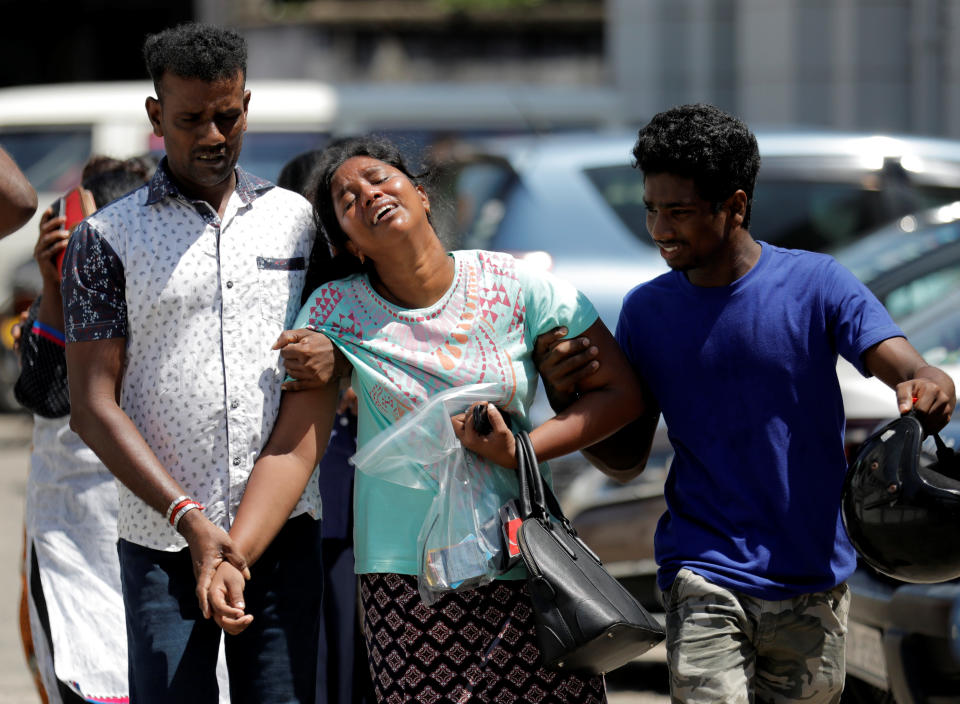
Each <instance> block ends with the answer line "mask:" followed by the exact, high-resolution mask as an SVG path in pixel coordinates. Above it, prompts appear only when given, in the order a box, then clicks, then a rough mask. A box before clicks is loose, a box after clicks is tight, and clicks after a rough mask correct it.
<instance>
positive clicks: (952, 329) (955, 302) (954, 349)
mask: <svg viewBox="0 0 960 704" xmlns="http://www.w3.org/2000/svg"><path fill="white" fill-rule="evenodd" d="M901 327H902V328H903V331H904V333H906V335H907V338H908V339H909V340H910V342H911V343H912V344H913V346H914V347H915V348H916V349H917V351H918V352H920V354H921V355H923V358H924V359H925V360H926V361H927V363H928V364H933V365H942V364H956V363H958V362H960V291H957V290H954V291H953V293H952V294H951V295H950V296H946V297H943V298H941V299H940V300H939V301H938V302H937V303H936V304H934V305H931V306H929V307H927V308H923V309H919V310H917V311H916V312H915V313H914V314H913V315H911V316H909V317H907V318H905V319H904V320H903V321H902V323H901Z"/></svg>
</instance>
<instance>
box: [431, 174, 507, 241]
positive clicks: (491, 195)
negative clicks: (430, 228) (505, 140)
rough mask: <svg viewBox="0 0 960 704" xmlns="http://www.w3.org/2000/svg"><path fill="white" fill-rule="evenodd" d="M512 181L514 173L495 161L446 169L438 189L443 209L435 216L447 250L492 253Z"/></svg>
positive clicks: (437, 227)
mask: <svg viewBox="0 0 960 704" xmlns="http://www.w3.org/2000/svg"><path fill="white" fill-rule="evenodd" d="M515 180H516V175H515V174H514V172H513V169H511V168H510V166H509V165H508V164H507V163H506V162H505V161H502V160H499V159H496V158H493V159H479V160H477V161H472V162H467V163H463V164H451V165H447V167H446V168H445V172H444V173H443V174H442V175H441V176H440V177H439V178H438V181H439V185H438V186H437V188H438V189H439V190H440V200H441V201H442V203H441V206H445V207H441V208H439V209H438V210H437V212H436V214H435V215H434V218H435V222H434V226H435V228H436V229H437V231H438V232H441V233H444V234H445V235H446V236H445V238H444V239H445V244H447V246H448V247H449V248H450V249H493V248H494V246H493V241H494V238H495V237H496V234H497V230H498V228H499V226H500V223H501V221H502V220H503V216H504V214H505V212H506V206H505V201H506V198H507V194H508V191H509V188H510V186H511V185H512V184H513V183H514V182H515ZM446 233H449V234H446Z"/></svg>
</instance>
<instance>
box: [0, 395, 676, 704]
mask: <svg viewBox="0 0 960 704" xmlns="http://www.w3.org/2000/svg"><path fill="white" fill-rule="evenodd" d="M31 430H32V421H31V419H30V417H29V416H27V415H19V414H8V415H3V414H0V704H13V703H14V702H16V703H17V704H40V698H39V697H38V696H37V693H36V690H34V687H33V680H32V679H31V677H30V675H29V673H28V671H27V666H26V662H25V660H24V656H23V649H22V646H21V644H20V631H19V626H18V624H19V616H18V605H19V600H20V559H21V550H22V548H23V502H24V495H25V489H26V480H27V467H28V459H29V455H30V433H31ZM607 688H608V690H609V695H608V699H609V702H610V704H665V703H666V702H669V701H670V698H669V697H668V696H667V695H666V669H665V667H664V665H663V648H662V646H661V647H659V648H655V649H654V650H653V651H651V652H650V653H649V654H648V655H646V656H644V658H642V659H641V660H640V661H639V662H637V663H631V664H630V665H628V666H626V667H623V668H621V669H620V670H618V671H616V672H614V673H611V674H610V675H609V676H608V678H607Z"/></svg>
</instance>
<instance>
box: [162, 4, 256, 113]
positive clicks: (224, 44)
mask: <svg viewBox="0 0 960 704" xmlns="http://www.w3.org/2000/svg"><path fill="white" fill-rule="evenodd" d="M143 59H144V61H145V62H146V64H147V71H149V73H150V78H152V79H153V87H154V89H155V90H156V91H157V97H158V98H161V97H162V96H161V95H160V79H161V78H163V74H165V73H168V72H169V73H172V74H173V75H175V76H179V77H180V78H199V79H200V80H202V81H207V82H210V83H212V82H214V81H219V80H222V79H230V78H233V77H234V76H236V75H237V72H240V73H241V74H242V75H243V77H244V80H246V76H247V42H246V40H245V39H244V38H243V37H242V36H241V35H240V33H239V32H237V31H235V30H233V29H227V28H226V27H217V26H214V25H209V24H200V23H197V22H189V23H186V24H180V25H177V26H176V27H171V28H168V29H165V30H163V31H162V32H158V33H157V34H151V35H150V36H148V37H147V39H146V41H145V42H144V43H143Z"/></svg>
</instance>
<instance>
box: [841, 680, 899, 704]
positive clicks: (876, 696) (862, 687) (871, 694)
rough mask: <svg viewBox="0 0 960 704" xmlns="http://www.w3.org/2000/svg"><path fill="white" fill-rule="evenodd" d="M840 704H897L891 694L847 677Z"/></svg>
mask: <svg viewBox="0 0 960 704" xmlns="http://www.w3.org/2000/svg"><path fill="white" fill-rule="evenodd" d="M840 704H897V700H896V699H894V697H893V695H892V694H891V693H890V692H886V691H884V690H882V689H879V688H877V687H874V686H873V685H870V684H867V683H866V682H864V681H863V680H858V679H857V678H856V677H850V676H849V675H847V680H846V683H845V684H844V686H843V695H842V696H841V697H840Z"/></svg>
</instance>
